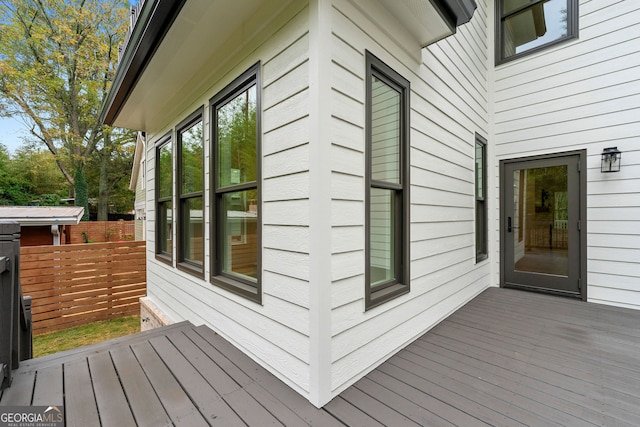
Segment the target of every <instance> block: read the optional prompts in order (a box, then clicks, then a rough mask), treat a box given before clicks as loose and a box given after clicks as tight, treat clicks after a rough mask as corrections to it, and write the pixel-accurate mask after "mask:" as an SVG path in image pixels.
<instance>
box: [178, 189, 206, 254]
mask: <svg viewBox="0 0 640 427" xmlns="http://www.w3.org/2000/svg"><path fill="white" fill-rule="evenodd" d="M182 227H183V233H184V236H182V241H183V242H184V259H185V260H186V261H192V262H196V263H198V264H202V262H203V261H204V238H203V237H204V224H203V222H202V197H192V198H190V199H185V200H183V201H182Z"/></svg>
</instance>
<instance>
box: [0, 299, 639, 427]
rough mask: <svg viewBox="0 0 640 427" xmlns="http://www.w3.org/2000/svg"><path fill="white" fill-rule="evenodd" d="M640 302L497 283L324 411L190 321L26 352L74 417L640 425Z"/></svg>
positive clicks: (20, 394)
mask: <svg viewBox="0 0 640 427" xmlns="http://www.w3.org/2000/svg"><path fill="white" fill-rule="evenodd" d="M639 326H640V311H632V310H626V309H619V308H614V307H606V306H600V305H595V304H588V303H584V302H580V301H575V300H569V299H563V298H559V297H553V296H547V295H540V294H534V293H529V292H524V291H515V290H506V289H496V288H492V289H489V290H487V291H485V292H483V293H482V294H481V295H480V296H478V297H477V298H475V299H474V300H473V301H471V302H470V303H469V304H467V305H466V306H464V307H463V308H462V309H460V310H459V311H458V312H456V313H455V314H454V315H452V316H450V317H449V318H448V319H447V320H445V321H444V322H442V323H441V324H440V325H438V326H437V327H435V328H434V329H433V330H432V331H431V332H429V333H427V334H425V335H423V336H422V337H421V338H419V339H418V340H417V341H416V342H415V343H413V344H411V345H409V346H408V347H407V348H406V349H404V350H402V351H401V352H399V353H398V354H396V355H395V356H393V357H392V358H391V359H390V360H388V361H387V362H385V363H384V364H383V365H381V366H380V367H379V368H378V369H376V370H374V371H373V372H371V373H370V374H368V375H367V376H366V377H365V378H363V379H361V380H360V381H358V382H357V383H356V384H355V385H354V386H352V387H350V388H349V389H347V390H346V391H344V392H343V393H342V394H341V395H340V396H339V397H337V398H335V399H334V400H332V401H331V402H330V403H329V404H327V405H326V406H325V407H324V408H322V409H316V408H315V407H313V406H312V405H311V404H309V403H308V402H307V401H306V400H305V399H303V398H302V397H300V396H299V395H298V394H296V393H295V392H294V391H293V390H291V389H290V388H289V387H287V386H286V385H285V384H283V383H282V382H281V381H279V380H278V379H277V378H275V377H274V376H273V375H271V374H270V373H268V372H267V371H266V370H264V369H262V368H261V367H259V366H258V365H257V364H255V363H254V362H253V361H252V360H250V359H249V358H248V357H246V356H244V355H243V354H242V353H241V352H239V351H238V350H237V349H235V348H234V347H233V346H232V345H230V344H229V343H228V342H227V341H225V340H224V339H222V338H221V337H220V336H218V335H217V334H215V333H214V332H213V331H211V330H210V329H208V328H206V327H195V326H193V325H191V324H190V323H188V322H183V323H179V324H175V325H172V326H169V327H166V328H160V329H156V330H153V331H149V332H145V333H141V334H136V335H132V336H129V337H124V338H120V339H117V340H112V341H108V342H106V343H102V344H97V345H94V346H89V347H84V348H81V349H76V350H71V351H68V352H63V353H59V354H56V355H52V356H46V357H43V358H39V359H34V360H31V361H27V362H23V363H22V364H21V367H20V369H18V370H17V371H15V373H14V374H15V375H14V382H13V385H12V386H11V387H10V388H9V389H8V390H6V391H5V392H4V394H3V395H2V396H1V397H0V405H64V406H65V412H66V422H67V424H66V425H67V426H99V425H102V426H118V427H120V426H129V425H131V426H134V425H139V426H153V427H156V426H165V425H181V426H199V425H202V426H205V425H221V426H234V425H249V426H266V425H286V426H297V425H320V426H333V425H349V426H356V425H363V426H375V425H389V426H404V425H414V426H415V425H435V426H440V425H460V426H475V425H504V426H515V425H534V426H553V425H562V426H568V425H569V426H573V425H581V426H582V425H586V426H588V425H609V426H624V425H629V426H637V425H640V328H639Z"/></svg>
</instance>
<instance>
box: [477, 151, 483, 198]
mask: <svg viewBox="0 0 640 427" xmlns="http://www.w3.org/2000/svg"><path fill="white" fill-rule="evenodd" d="M476 197H481V198H484V145H482V144H479V143H476Z"/></svg>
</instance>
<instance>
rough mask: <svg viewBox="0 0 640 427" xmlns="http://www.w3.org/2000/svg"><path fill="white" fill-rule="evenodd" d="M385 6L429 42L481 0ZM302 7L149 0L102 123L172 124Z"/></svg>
mask: <svg viewBox="0 0 640 427" xmlns="http://www.w3.org/2000/svg"><path fill="white" fill-rule="evenodd" d="M358 1H359V0H356V2H358ZM379 4H381V5H382V6H383V7H384V9H385V10H386V11H388V12H389V13H390V15H393V16H394V17H395V19H396V20H398V21H399V22H400V23H401V24H402V25H403V26H404V27H405V28H407V30H408V32H409V33H410V34H411V35H412V36H413V37H414V38H415V39H416V41H417V42H418V43H419V44H420V46H422V47H424V46H427V45H429V44H431V43H434V42H436V41H438V40H440V39H442V38H444V37H447V36H449V35H451V34H453V33H455V31H456V28H457V26H459V25H462V24H463V23H466V22H468V21H469V20H470V19H471V17H472V16H473V13H474V11H475V9H476V3H475V1H474V0H380V3H379ZM302 7H304V2H297V1H292V0H268V1H267V0H243V1H242V2H238V1H237V0H216V1H211V0H189V1H186V0H147V1H146V2H145V3H144V4H143V6H142V9H141V10H140V12H139V13H138V20H137V21H136V24H135V26H134V28H133V30H132V32H131V36H130V38H129V42H128V43H127V45H126V46H125V49H124V52H123V54H122V57H121V60H120V64H119V65H118V69H117V71H116V75H115V78H114V81H113V84H112V86H111V89H110V91H109V93H108V95H107V97H106V99H105V101H104V103H103V105H102V111H101V117H100V118H101V120H102V121H103V122H104V123H105V124H108V125H111V126H118V127H124V128H129V129H136V130H142V131H153V130H157V129H159V128H161V127H163V126H166V125H167V124H168V123H169V122H170V121H171V120H173V119H174V118H175V117H176V115H179V114H182V113H184V111H185V109H188V108H189V106H190V105H192V103H193V102H195V100H196V98H197V97H198V96H200V95H201V94H202V91H203V90H206V88H205V87H202V86H201V85H202V84H204V83H206V82H208V81H209V82H210V77H211V76H213V75H214V73H215V72H216V71H220V70H219V68H218V67H220V64H221V63H224V62H225V61H226V60H227V59H228V57H229V56H232V55H234V54H237V52H238V46H236V45H238V44H242V43H245V42H247V40H248V39H249V38H251V37H253V36H255V35H256V34H257V33H258V31H259V30H260V28H263V29H264V28H266V27H269V25H273V22H274V20H277V19H278V18H279V17H280V15H283V12H284V11H290V10H292V9H295V8H297V9H301V8H302ZM280 25H281V24H280ZM256 28H258V30H256ZM216 68H218V69H217V70H216ZM218 75H219V74H218Z"/></svg>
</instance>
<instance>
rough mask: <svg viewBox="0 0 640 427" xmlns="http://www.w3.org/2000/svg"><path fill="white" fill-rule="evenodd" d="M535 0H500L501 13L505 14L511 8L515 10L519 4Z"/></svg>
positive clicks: (522, 4)
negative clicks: (501, 0)
mask: <svg viewBox="0 0 640 427" xmlns="http://www.w3.org/2000/svg"><path fill="white" fill-rule="evenodd" d="M533 1H535V0H503V2H502V13H503V14H506V13H509V12H511V11H512V10H516V9H518V8H519V7H521V6H524V5H526V4H529V3H532V2H533Z"/></svg>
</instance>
